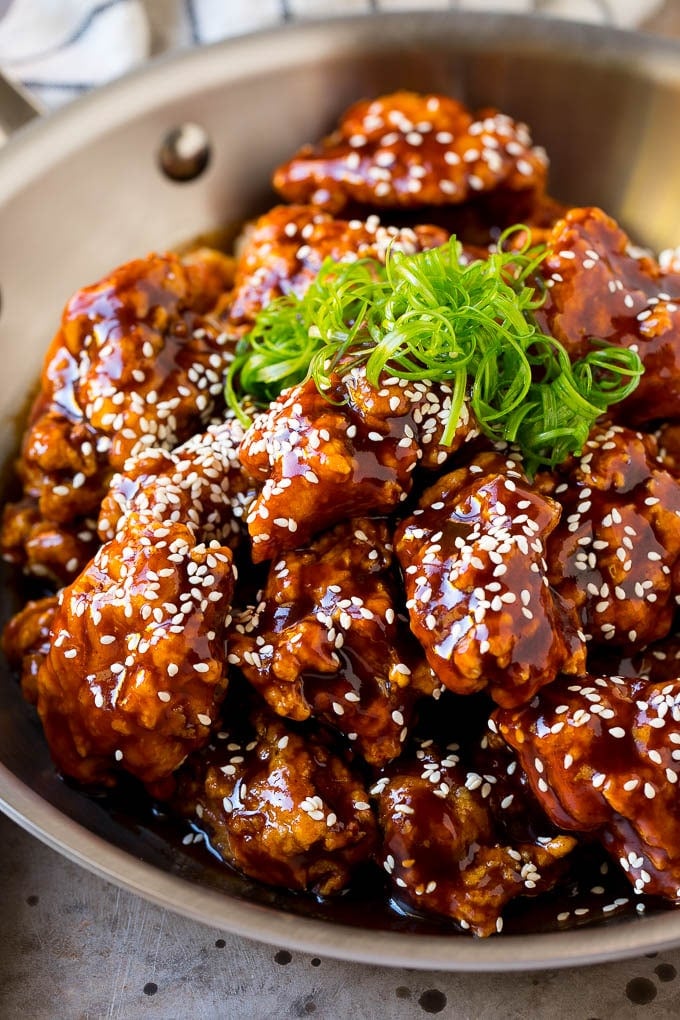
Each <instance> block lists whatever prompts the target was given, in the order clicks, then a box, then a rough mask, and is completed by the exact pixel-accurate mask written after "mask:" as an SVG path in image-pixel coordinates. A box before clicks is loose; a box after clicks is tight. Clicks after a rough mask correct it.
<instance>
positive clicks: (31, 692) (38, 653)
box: [2, 595, 58, 704]
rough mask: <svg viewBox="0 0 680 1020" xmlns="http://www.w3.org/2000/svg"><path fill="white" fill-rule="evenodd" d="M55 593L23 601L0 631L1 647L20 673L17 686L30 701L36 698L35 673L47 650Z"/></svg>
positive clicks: (54, 606)
mask: <svg viewBox="0 0 680 1020" xmlns="http://www.w3.org/2000/svg"><path fill="white" fill-rule="evenodd" d="M57 604H58V600H57V596H56V595H48V596H46V597H45V598H42V599H33V600H31V601H30V602H27V603H26V605H25V606H24V608H23V609H22V610H21V611H20V612H18V613H16V615H15V616H13V617H12V619H11V620H10V621H9V623H8V624H7V626H6V627H5V630H4V632H3V635H2V650H3V651H4V653H5V655H6V656H7V659H8V661H9V664H10V665H11V666H12V667H13V668H14V669H18V670H19V671H20V674H21V690H22V692H23V695H24V697H25V698H26V700H27V701H30V702H31V703H32V704H35V702H36V701H37V699H38V690H37V685H36V677H37V675H38V670H39V669H40V666H41V665H42V662H43V660H44V658H45V656H46V655H47V653H48V652H49V650H50V642H51V639H52V621H53V620H54V614H55V613H56V611H57Z"/></svg>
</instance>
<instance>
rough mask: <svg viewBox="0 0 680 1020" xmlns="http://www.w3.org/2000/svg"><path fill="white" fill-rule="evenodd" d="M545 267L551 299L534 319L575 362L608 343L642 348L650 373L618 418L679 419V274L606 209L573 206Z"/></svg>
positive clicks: (558, 230) (555, 232) (554, 238)
mask: <svg viewBox="0 0 680 1020" xmlns="http://www.w3.org/2000/svg"><path fill="white" fill-rule="evenodd" d="M547 244H548V255H547V258H546V259H545V261H544V262H543V263H542V265H541V267H540V273H541V275H542V276H544V277H545V280H546V283H547V286H548V295H547V300H546V302H545V304H544V305H543V307H542V308H539V309H538V310H537V312H536V318H537V320H538V322H539V324H540V326H541V328H542V329H544V330H545V331H546V332H547V333H549V334H551V335H552V336H554V337H556V338H557V339H558V340H559V341H561V343H562V344H564V346H565V347H566V349H567V351H568V352H569V355H570V357H571V358H572V359H574V360H575V359H577V358H580V357H582V356H583V355H584V354H585V353H586V352H587V351H588V350H590V349H591V348H592V340H593V338H596V339H603V340H608V341H609V342H610V343H614V344H617V345H619V346H622V347H630V348H633V349H634V350H636V351H637V352H638V354H639V356H640V358H641V359H642V363H643V365H644V368H645V371H644V374H643V376H642V378H641V380H640V383H639V385H638V387H637V389H636V390H635V392H634V393H633V394H631V396H629V397H628V398H627V399H626V400H624V401H622V402H621V403H620V404H618V405H616V408H615V411H616V416H617V418H618V420H620V421H622V422H625V423H626V424H628V425H630V424H632V425H640V424H643V423H645V422H649V421H654V420H655V419H662V418H667V419H675V420H677V419H678V418H680V271H678V270H677V269H676V271H669V272H665V271H664V270H663V269H662V268H661V266H660V265H659V263H658V262H655V261H654V259H652V258H650V257H648V256H646V255H642V256H641V255H640V254H639V253H638V252H637V251H636V250H634V249H632V247H631V242H630V240H629V238H628V237H627V236H626V234H625V233H624V232H623V230H622V229H621V228H620V227H619V226H618V224H617V223H616V222H615V221H614V220H613V219H612V218H611V217H610V216H607V215H606V214H605V213H603V212H602V210H601V209H596V208H585V209H571V210H570V211H569V212H568V213H567V215H566V216H565V217H564V219H562V220H560V221H559V222H558V223H557V224H556V225H555V227H554V229H553V231H552V233H551V234H550V235H549V237H548V241H547Z"/></svg>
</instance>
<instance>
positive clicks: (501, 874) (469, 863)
mask: <svg viewBox="0 0 680 1020" xmlns="http://www.w3.org/2000/svg"><path fill="white" fill-rule="evenodd" d="M457 750H458V747H457V745H452V746H451V747H450V748H447V750H446V752H444V753H441V752H439V751H438V750H437V749H436V748H435V747H434V746H433V745H432V741H425V742H423V743H422V745H421V746H420V748H419V749H418V750H417V751H416V753H415V756H413V757H411V758H409V757H406V756H405V757H403V758H401V759H400V760H399V761H398V762H396V763H395V764H394V765H393V766H392V767H391V768H390V770H389V772H388V774H387V775H386V776H384V777H383V778H382V779H380V780H379V781H378V782H377V784H376V785H375V786H374V787H373V788H372V790H371V793H372V794H373V795H374V796H377V798H378V820H379V824H380V827H381V829H382V830H383V833H384V842H383V846H382V850H381V861H382V865H383V867H384V869H385V871H386V872H387V874H388V875H389V876H390V878H391V881H392V882H393V883H394V894H395V895H396V898H397V899H400V900H403V899H405V900H406V901H407V903H409V904H410V906H411V907H413V908H415V909H416V910H417V911H422V912H426V913H434V914H439V915H442V916H444V917H451V918H453V919H455V920H456V921H457V922H458V923H459V924H460V926H461V927H462V928H465V929H470V930H471V931H472V932H473V933H474V934H476V935H491V934H493V933H494V932H497V931H501V929H502V927H503V921H502V917H501V913H502V910H503V908H504V906H505V905H506V904H507V903H508V902H509V901H510V900H512V899H514V898H515V897H517V896H525V895H529V896H531V895H535V894H537V893H539V892H543V891H545V890H546V889H550V888H551V887H552V886H553V885H554V883H555V881H556V880H557V879H558V878H559V877H560V875H561V874H562V871H563V868H562V866H561V862H562V860H563V858H564V857H566V856H567V855H568V854H569V853H570V851H571V850H572V849H573V848H574V846H575V845H576V840H575V839H574V838H573V837H571V836H564V835H554V834H549V835H545V834H544V835H543V836H536V837H534V838H528V839H527V840H526V841H524V842H521V841H511V840H509V839H508V836H507V833H506V832H504V831H503V827H502V825H501V824H500V823H499V818H498V816H494V813H493V811H492V810H491V809H490V804H489V800H488V798H489V795H490V793H491V790H492V786H493V782H495V778H494V777H493V776H490V777H489V779H487V778H486V777H483V776H480V775H478V774H477V773H476V772H469V773H467V774H466V772H465V769H464V768H462V767H461V765H460V764H459V756H458V754H457V753H456V752H457ZM489 780H491V781H489ZM501 817H502V815H501ZM547 828H548V830H550V826H548V827H547Z"/></svg>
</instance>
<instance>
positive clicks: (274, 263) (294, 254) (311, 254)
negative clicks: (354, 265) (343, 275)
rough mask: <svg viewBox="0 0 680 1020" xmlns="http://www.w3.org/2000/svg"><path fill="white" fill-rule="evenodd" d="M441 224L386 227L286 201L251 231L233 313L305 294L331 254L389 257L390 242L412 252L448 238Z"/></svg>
mask: <svg viewBox="0 0 680 1020" xmlns="http://www.w3.org/2000/svg"><path fill="white" fill-rule="evenodd" d="M448 236H449V235H448V233H447V231H445V230H443V229H442V228H441V227H434V226H427V225H426V226H415V227H414V228H413V229H411V228H407V227H405V228H402V229H398V228H397V227H384V226H382V225H381V223H380V220H379V219H378V217H377V216H369V218H368V219H367V220H366V221H365V222H364V221H362V220H350V221H349V222H347V221H346V220H335V219H333V218H332V217H331V216H329V215H328V213H324V212H320V211H319V209H318V208H315V207H314V206H305V205H301V206H300V205H296V206H289V205H280V206H275V207H274V208H273V209H270V211H269V212H267V213H265V214H264V216H261V217H260V219H259V220H257V222H256V223H255V224H254V225H253V227H252V228H251V229H250V231H249V232H248V233H247V234H246V238H245V245H244V248H243V250H242V252H241V255H240V257H239V260H238V263H237V267H236V278H235V281H234V291H233V297H232V300H231V308H230V312H229V314H230V318H231V320H232V321H233V322H234V323H243V322H251V321H252V320H253V319H254V318H255V316H256V315H257V313H258V312H259V311H260V310H261V309H262V308H264V307H265V306H266V305H268V304H269V302H270V301H272V300H273V298H275V297H279V296H280V295H282V294H291V293H292V294H296V295H297V296H298V297H301V296H302V295H303V294H304V293H305V291H306V290H307V288H308V287H309V285H310V283H311V282H312V280H314V278H315V277H316V275H317V273H318V271H319V269H320V268H321V264H322V262H323V261H324V259H326V258H331V259H333V261H334V262H353V261H354V260H355V259H357V258H372V259H377V260H378V261H380V262H384V261H385V258H386V253H387V250H388V248H390V249H391V250H393V251H401V252H406V253H407V254H409V255H411V254H413V253H415V252H419V251H424V250H426V249H427V248H437V247H439V246H440V245H442V244H445V243H446V241H447V240H448Z"/></svg>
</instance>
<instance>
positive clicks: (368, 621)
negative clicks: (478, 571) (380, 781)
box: [229, 518, 439, 766]
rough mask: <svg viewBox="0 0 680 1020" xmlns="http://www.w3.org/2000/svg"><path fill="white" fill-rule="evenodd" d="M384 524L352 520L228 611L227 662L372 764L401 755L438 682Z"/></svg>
mask: <svg viewBox="0 0 680 1020" xmlns="http://www.w3.org/2000/svg"><path fill="white" fill-rule="evenodd" d="M390 538H391V531H390V530H389V529H388V526H387V524H386V522H384V521H377V520H369V519H367V518H355V519H354V520H352V521H349V522H347V523H345V524H340V525H338V526H337V527H336V528H335V529H333V530H332V531H328V532H326V533H325V534H323V535H321V536H320V537H319V538H317V539H316V540H315V541H314V542H312V543H311V544H310V545H309V547H307V548H304V549H296V550H295V551H294V552H288V553H285V554H284V555H283V556H282V557H281V559H280V560H279V561H278V562H277V563H276V564H275V565H273V566H272V567H271V569H270V571H269V577H268V580H267V584H266V587H265V589H264V591H263V592H262V594H261V598H260V600H259V603H258V605H257V606H252V607H250V609H249V610H248V611H246V612H245V613H244V614H243V615H242V616H240V617H239V618H237V619H236V622H235V626H234V629H233V631H232V634H231V635H230V641H229V662H230V663H233V664H235V665H238V666H239V667H240V668H241V670H242V671H243V673H244V674H245V676H246V677H247V679H248V680H249V681H250V682H251V683H252V684H253V686H254V687H256V688H257V689H258V690H259V691H260V693H261V694H262V695H263V696H264V697H265V698H266V700H267V701H268V703H269V704H270V706H271V707H272V708H273V709H274V710H275V711H276V712H278V714H279V715H284V716H288V717H289V718H291V719H296V720H302V719H307V718H309V717H310V716H313V717H315V718H316V719H318V720H319V721H320V722H323V723H325V724H326V725H327V726H330V727H332V728H333V729H335V730H337V731H339V732H340V733H342V734H343V735H344V736H345V737H347V738H348V739H349V740H350V741H352V742H353V746H354V749H355V750H356V751H358V752H359V754H361V755H362V756H363V757H364V759H365V760H366V761H367V762H369V763H370V764H372V765H377V766H381V765H384V764H385V763H386V762H388V761H390V760H391V759H393V758H396V757H397V756H398V755H399V754H401V751H402V748H403V742H404V740H405V739H406V736H407V734H408V729H409V726H410V723H411V720H412V717H413V710H414V705H415V703H416V702H417V700H418V699H420V698H422V697H423V696H424V695H430V694H435V695H436V694H438V692H439V684H438V683H437V681H436V679H435V678H434V677H433V675H432V672H431V670H430V669H429V667H428V666H427V664H426V662H425V660H424V658H423V656H422V652H421V651H420V649H419V648H418V645H417V643H416V642H415V641H414V640H413V639H412V638H411V637H410V635H409V633H408V629H407V622H406V619H405V618H404V617H403V616H402V615H401V614H400V601H401V599H400V592H399V590H398V588H397V584H396V578H395V576H394V573H393V564H392V560H393V555H392V545H391V543H390Z"/></svg>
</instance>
